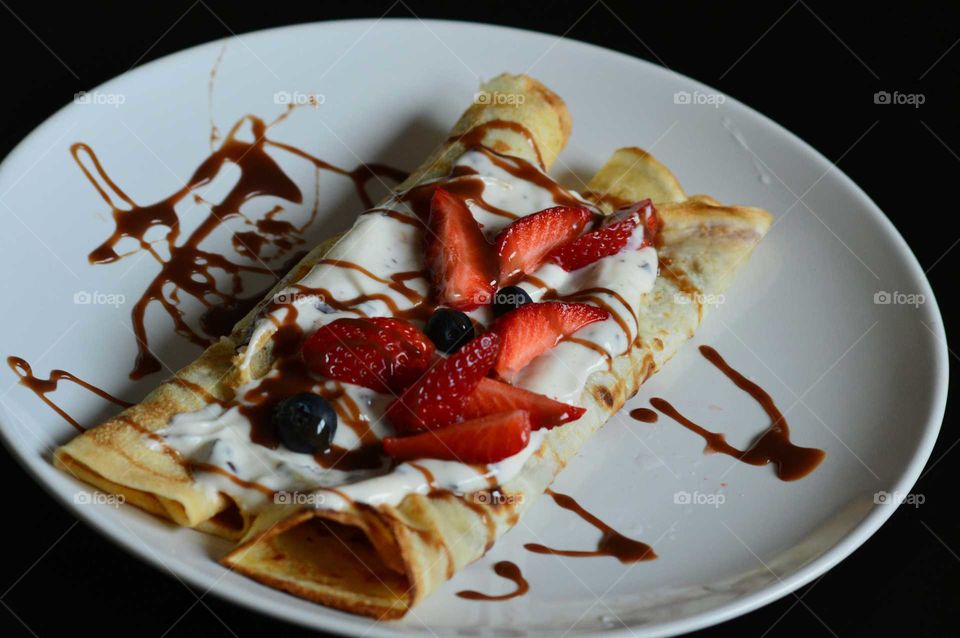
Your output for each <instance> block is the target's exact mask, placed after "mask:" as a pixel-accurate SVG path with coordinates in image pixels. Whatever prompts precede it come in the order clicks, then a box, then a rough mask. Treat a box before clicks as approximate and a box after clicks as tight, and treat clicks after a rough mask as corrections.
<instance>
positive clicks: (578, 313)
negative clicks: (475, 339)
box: [490, 301, 610, 379]
mask: <svg viewBox="0 0 960 638" xmlns="http://www.w3.org/2000/svg"><path fill="white" fill-rule="evenodd" d="M609 317H610V313H609V312H607V311H606V310H604V309H602V308H598V307H596V306H591V305H589V304H585V303H561V302H557V301H549V302H544V303H532V304H527V305H526V306H521V307H519V308H517V309H516V310H512V311H510V312H508V313H507V314H505V315H504V316H502V317H500V318H499V319H497V320H496V321H495V322H494V324H493V325H492V326H491V327H490V331H491V332H495V333H497V334H498V335H500V356H499V357H498V358H497V363H496V366H495V368H494V369H495V370H496V372H497V374H499V375H500V376H501V377H503V378H506V379H510V378H511V377H512V376H513V375H514V374H516V373H517V372H519V371H520V370H521V369H522V368H523V367H524V366H526V365H527V364H528V363H530V362H531V361H533V360H534V359H535V358H537V357H538V356H540V355H541V354H543V353H544V352H546V351H547V350H549V349H550V348H552V347H554V346H555V345H557V343H559V342H560V340H561V339H562V338H564V337H569V336H570V335H571V334H573V333H574V332H576V331H577V330H579V329H580V328H583V327H584V326H586V325H588V324H591V323H593V322H595V321H603V320H605V319H607V318H609Z"/></svg>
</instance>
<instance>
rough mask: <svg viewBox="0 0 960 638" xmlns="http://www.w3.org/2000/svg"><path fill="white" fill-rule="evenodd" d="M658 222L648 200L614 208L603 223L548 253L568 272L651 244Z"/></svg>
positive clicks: (552, 259) (551, 258)
mask: <svg viewBox="0 0 960 638" xmlns="http://www.w3.org/2000/svg"><path fill="white" fill-rule="evenodd" d="M658 224H659V222H658V220H657V214H656V211H655V210H654V208H653V204H651V203H650V200H644V201H642V202H640V203H638V204H634V205H633V206H630V207H628V208H624V209H621V210H620V211H617V212H616V213H615V214H614V215H611V216H610V220H609V221H608V222H607V223H606V224H605V225H604V226H603V227H602V228H599V229H597V230H595V231H593V232H591V233H587V234H586V235H582V236H580V237H578V238H577V239H575V240H574V241H572V242H570V243H568V244H566V245H565V246H562V247H560V248H558V249H556V250H554V251H553V252H551V253H550V255H549V257H548V259H550V260H551V261H553V262H554V263H556V264H557V265H558V266H560V267H561V268H563V269H564V270H566V271H567V272H573V271H574V270H579V269H580V268H583V267H584V266H589V265H590V264H592V263H593V262H595V261H597V260H600V259H603V258H604V257H609V256H611V255H616V254H618V253H620V252H623V251H624V250H640V249H641V248H643V247H645V246H649V245H651V244H653V241H654V236H655V234H656V231H657V229H658V228H659V226H658Z"/></svg>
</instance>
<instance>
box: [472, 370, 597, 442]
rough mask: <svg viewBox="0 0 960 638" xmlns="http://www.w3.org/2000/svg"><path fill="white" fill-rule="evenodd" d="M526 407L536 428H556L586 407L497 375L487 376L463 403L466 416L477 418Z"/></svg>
mask: <svg viewBox="0 0 960 638" xmlns="http://www.w3.org/2000/svg"><path fill="white" fill-rule="evenodd" d="M512 410H524V411H526V412H528V413H529V414H530V427H531V428H533V429H534V430H539V429H541V428H546V429H550V428H554V427H556V426H558V425H563V424H564V423H567V422H569V421H575V420H577V419H579V418H580V417H581V416H583V413H584V412H586V410H585V409H583V408H581V407H577V406H575V405H567V404H566V403H561V402H560V401H554V400H553V399H551V398H549V397H545V396H543V395H542V394H537V393H536V392H530V391H529V390H524V389H523V388H518V387H516V386H512V385H510V384H509V383H503V382H502V381H497V380H496V379H490V378H487V379H483V380H482V381H481V382H480V385H478V386H477V389H476V390H474V391H473V394H471V395H470V396H468V397H467V401H466V404H465V405H464V406H463V418H465V419H474V418H477V417H481V416H487V415H490V414H498V413H500V412H510V411H512Z"/></svg>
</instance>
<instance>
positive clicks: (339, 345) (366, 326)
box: [303, 317, 434, 392]
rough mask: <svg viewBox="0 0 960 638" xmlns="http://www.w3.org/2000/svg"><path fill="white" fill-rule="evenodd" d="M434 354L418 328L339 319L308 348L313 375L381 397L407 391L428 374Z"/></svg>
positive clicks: (309, 342) (316, 335) (312, 339)
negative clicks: (361, 388)
mask: <svg viewBox="0 0 960 638" xmlns="http://www.w3.org/2000/svg"><path fill="white" fill-rule="evenodd" d="M433 352H434V347H433V343H431V342H430V340H429V339H427V337H426V335H424V334H423V333H422V332H420V330H419V329H418V328H417V327H416V326H414V325H413V324H411V323H408V322H406V321H403V320H401V319H394V318H391V317H373V318H369V319H352V318H344V319H337V320H336V321H333V322H331V323H328V324H327V325H325V326H323V327H322V328H320V329H319V330H317V331H316V332H315V333H313V334H312V335H310V336H309V337H307V339H306V341H305V342H304V344H303V358H304V361H306V363H307V367H309V368H310V370H312V371H313V372H316V373H317V374H321V375H323V376H325V377H327V378H329V379H334V380H336V381H345V382H347V383H355V384H357V385H362V386H364V387H367V388H370V389H371V390H376V391H377V392H387V391H388V390H393V391H394V392H401V391H403V389H404V388H406V387H407V386H409V385H410V384H411V383H413V382H414V381H416V380H417V379H418V378H420V375H421V374H423V373H424V371H426V369H427V367H428V366H429V365H430V357H431V356H432V355H433Z"/></svg>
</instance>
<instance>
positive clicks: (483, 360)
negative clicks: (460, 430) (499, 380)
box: [387, 332, 500, 432]
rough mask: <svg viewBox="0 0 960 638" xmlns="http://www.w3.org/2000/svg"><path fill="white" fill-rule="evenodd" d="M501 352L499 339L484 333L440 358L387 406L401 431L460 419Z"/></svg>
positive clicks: (390, 417)
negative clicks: (467, 402) (450, 354)
mask: <svg viewBox="0 0 960 638" xmlns="http://www.w3.org/2000/svg"><path fill="white" fill-rule="evenodd" d="M499 351H500V338H499V336H497V335H496V334H493V333H489V332H488V333H486V334H482V335H480V336H479V337H476V338H474V339H473V340H471V341H470V342H468V343H467V344H466V345H465V346H463V347H462V348H461V349H460V350H458V351H457V353H456V354H454V355H452V356H450V357H448V358H446V359H442V360H441V361H440V362H438V363H437V364H436V365H434V366H433V367H432V368H431V369H430V370H429V371H428V372H427V373H426V374H425V375H423V376H422V377H421V378H420V380H419V381H417V382H416V383H414V384H413V385H412V386H410V387H409V388H407V389H406V390H405V391H404V393H403V394H402V395H400V397H399V398H397V399H395V400H394V401H393V403H391V404H390V405H389V406H388V407H387V418H388V419H390V422H391V423H392V424H393V426H394V427H395V428H397V430H398V431H400V432H415V431H417V430H428V429H434V428H438V427H440V426H443V425H449V424H451V423H456V422H457V421H460V420H462V414H463V405H464V403H465V401H466V399H467V396H469V395H470V394H471V393H473V391H474V390H475V389H476V387H477V385H478V384H479V383H480V381H481V380H482V379H483V378H484V377H485V376H487V373H488V372H489V371H490V368H491V367H493V363H494V362H495V361H496V360H497V353H498V352H499Z"/></svg>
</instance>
